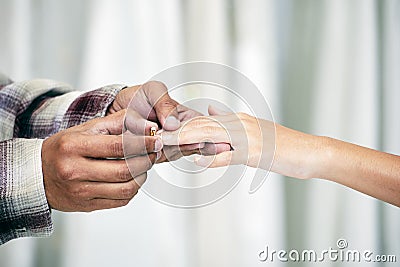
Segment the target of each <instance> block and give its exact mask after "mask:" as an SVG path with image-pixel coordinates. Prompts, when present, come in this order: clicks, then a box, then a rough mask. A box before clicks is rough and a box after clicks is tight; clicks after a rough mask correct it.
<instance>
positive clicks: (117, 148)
mask: <svg viewBox="0 0 400 267" xmlns="http://www.w3.org/2000/svg"><path fill="white" fill-rule="evenodd" d="M108 149H109V150H110V151H111V152H112V153H114V154H115V155H123V153H124V151H123V145H122V142H121V140H119V139H118V140H114V141H112V142H110V143H109V144H108Z"/></svg>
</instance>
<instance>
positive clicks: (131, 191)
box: [121, 181, 138, 199]
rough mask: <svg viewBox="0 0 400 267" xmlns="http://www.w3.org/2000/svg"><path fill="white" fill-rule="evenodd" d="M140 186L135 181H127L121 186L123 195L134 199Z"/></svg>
mask: <svg viewBox="0 0 400 267" xmlns="http://www.w3.org/2000/svg"><path fill="white" fill-rule="evenodd" d="M137 190H138V187H137V185H136V183H135V182H134V181H132V182H129V183H127V184H126V185H124V186H123V187H122V188H121V196H122V197H123V198H126V199H132V198H133V197H134V196H135V195H136V193H137Z"/></svg>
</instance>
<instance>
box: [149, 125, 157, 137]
mask: <svg viewBox="0 0 400 267" xmlns="http://www.w3.org/2000/svg"><path fill="white" fill-rule="evenodd" d="M156 132H157V128H156V127H151V128H150V136H155V135H156Z"/></svg>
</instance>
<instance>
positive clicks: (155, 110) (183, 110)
mask: <svg viewBox="0 0 400 267" xmlns="http://www.w3.org/2000/svg"><path fill="white" fill-rule="evenodd" d="M126 108H129V109H132V110H134V111H136V112H138V113H139V114H140V116H142V117H143V118H145V119H147V120H150V121H153V122H157V123H159V124H160V126H161V127H162V128H163V129H164V130H166V131H174V130H176V129H178V128H179V127H180V124H181V122H183V121H186V120H188V119H191V118H194V117H197V116H200V115H202V114H201V113H199V112H197V111H195V110H192V109H189V108H187V107H185V106H183V105H181V104H179V103H178V102H176V101H175V100H173V99H172V98H171V97H170V96H169V94H168V89H167V87H166V86H165V85H164V84H163V83H162V82H157V81H150V82H147V83H145V84H143V85H136V86H132V87H128V88H126V89H124V90H122V91H121V92H119V94H118V95H117V96H116V98H115V100H114V102H113V103H112V105H111V106H110V108H109V110H108V114H112V113H114V112H117V111H119V110H121V109H126Z"/></svg>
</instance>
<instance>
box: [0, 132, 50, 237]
mask: <svg viewBox="0 0 400 267" xmlns="http://www.w3.org/2000/svg"><path fill="white" fill-rule="evenodd" d="M42 142H43V140H40V139H12V140H8V141H4V142H1V143H0V157H1V161H0V164H1V165H2V166H1V171H2V179H1V180H0V194H1V202H0V214H1V216H0V229H1V231H0V244H2V243H5V242H7V241H9V240H11V239H14V238H19V237H27V236H33V237H44V236H49V235H50V234H51V233H52V231H53V224H52V221H51V214H50V208H49V205H48V203H47V198H46V194H45V190H44V184H43V174H42V158H41V150H42Z"/></svg>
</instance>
